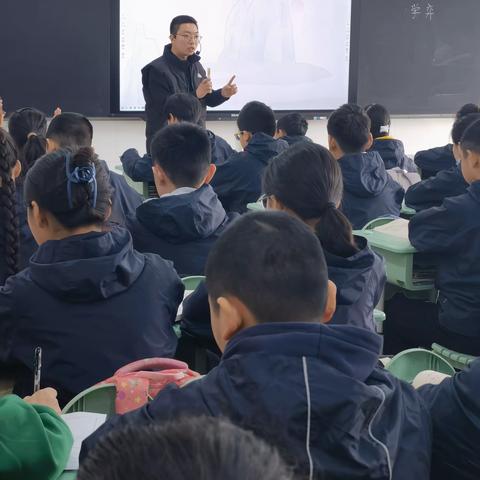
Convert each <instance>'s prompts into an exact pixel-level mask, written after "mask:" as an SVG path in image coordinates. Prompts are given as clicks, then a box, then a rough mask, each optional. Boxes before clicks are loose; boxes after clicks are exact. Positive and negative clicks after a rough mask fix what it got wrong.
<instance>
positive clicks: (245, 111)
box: [237, 101, 276, 137]
mask: <svg viewBox="0 0 480 480" xmlns="http://www.w3.org/2000/svg"><path fill="white" fill-rule="evenodd" d="M237 126H238V129H239V130H240V131H241V132H249V133H251V134H252V135H255V134H256V133H265V134H266V135H269V136H270V137H273V136H274V135H275V130H276V124H275V114H274V113H273V110H272V109H271V108H270V107H269V106H267V105H265V104H264V103H262V102H258V101H253V102H248V103H247V104H246V105H244V107H243V108H242V109H241V110H240V113H239V114H238V118H237Z"/></svg>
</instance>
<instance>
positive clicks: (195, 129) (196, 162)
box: [151, 123, 211, 188]
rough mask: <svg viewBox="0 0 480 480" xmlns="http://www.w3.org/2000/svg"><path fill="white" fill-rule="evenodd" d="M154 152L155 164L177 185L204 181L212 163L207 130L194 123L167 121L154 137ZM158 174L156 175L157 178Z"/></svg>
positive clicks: (152, 146) (177, 186) (152, 150)
mask: <svg viewBox="0 0 480 480" xmlns="http://www.w3.org/2000/svg"><path fill="white" fill-rule="evenodd" d="M151 154H152V159H153V163H154V173H157V174H158V172H157V171H156V170H155V165H158V166H159V167H160V168H161V170H162V173H164V174H165V175H166V176H167V177H168V179H169V180H170V181H171V182H172V183H173V184H174V186H175V187H176V188H180V187H193V188H196V187H198V186H199V184H201V183H202V182H203V180H204V178H205V176H206V175H207V174H208V171H209V168H210V166H211V149H210V141H209V139H208V135H207V133H206V131H205V130H204V129H203V128H201V127H199V126H197V125H194V124H192V123H179V124H176V125H168V126H166V127H164V128H162V129H161V130H159V131H158V132H157V134H156V135H155V137H154V138H153V140H152V144H151ZM157 177H158V175H155V178H156V179H157Z"/></svg>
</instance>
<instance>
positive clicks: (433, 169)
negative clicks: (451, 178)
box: [414, 143, 457, 180]
mask: <svg viewBox="0 0 480 480" xmlns="http://www.w3.org/2000/svg"><path fill="white" fill-rule="evenodd" d="M414 161H415V163H416V164H417V167H418V168H420V169H421V171H422V180H424V179H426V178H429V177H433V176H434V175H436V174H437V173H438V172H440V171H441V170H448V169H449V168H452V167H454V166H455V165H456V164H457V162H456V160H455V157H454V156H453V145H452V144H451V143H450V144H448V145H445V146H444V147H435V148H430V149H428V150H422V151H420V152H417V154H416V155H415V157H414Z"/></svg>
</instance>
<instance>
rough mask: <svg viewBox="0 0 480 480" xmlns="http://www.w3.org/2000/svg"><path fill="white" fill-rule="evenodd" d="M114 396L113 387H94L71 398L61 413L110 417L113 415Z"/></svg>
mask: <svg viewBox="0 0 480 480" xmlns="http://www.w3.org/2000/svg"><path fill="white" fill-rule="evenodd" d="M116 396H117V390H116V388H115V385H94V386H93V387H90V388H87V389H86V390H84V391H83V392H80V393H79V394H78V395H77V396H76V397H75V398H72V400H70V401H69V402H68V403H67V404H66V405H65V407H63V410H62V413H74V412H91V413H106V414H107V416H110V415H113V414H115V398H116Z"/></svg>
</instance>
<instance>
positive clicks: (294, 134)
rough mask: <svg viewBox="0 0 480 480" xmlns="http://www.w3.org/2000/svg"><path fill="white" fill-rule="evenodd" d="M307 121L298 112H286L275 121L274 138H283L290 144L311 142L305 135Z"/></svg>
mask: <svg viewBox="0 0 480 480" xmlns="http://www.w3.org/2000/svg"><path fill="white" fill-rule="evenodd" d="M307 130H308V122H307V120H306V119H305V117H304V116H303V115H301V114H300V113H287V115H284V116H283V117H282V118H280V119H279V120H278V122H277V130H276V132H275V138H281V139H283V140H285V141H286V142H287V143H288V144H289V145H290V146H291V145H294V144H295V143H298V142H311V140H310V138H308V137H307V136H306V135H307Z"/></svg>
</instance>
